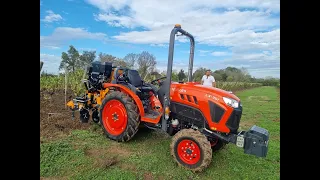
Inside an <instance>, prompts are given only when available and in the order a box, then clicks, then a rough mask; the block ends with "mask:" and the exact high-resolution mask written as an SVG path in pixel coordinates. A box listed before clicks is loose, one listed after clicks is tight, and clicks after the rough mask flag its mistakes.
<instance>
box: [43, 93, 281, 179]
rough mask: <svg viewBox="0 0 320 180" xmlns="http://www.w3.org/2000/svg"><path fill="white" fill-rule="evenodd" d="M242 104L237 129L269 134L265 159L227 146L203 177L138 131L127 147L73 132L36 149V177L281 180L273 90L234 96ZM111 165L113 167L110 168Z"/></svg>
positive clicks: (163, 139) (160, 141) (165, 144)
mask: <svg viewBox="0 0 320 180" xmlns="http://www.w3.org/2000/svg"><path fill="white" fill-rule="evenodd" d="M237 96H238V97H239V98H240V99H241V101H242V104H243V108H244V110H243V116H242V119H241V123H240V125H241V129H244V130H246V129H248V128H250V127H251V126H252V125H253V124H256V125H258V126H261V127H263V128H266V129H268V130H269V133H270V141H269V151H268V156H267V157H266V158H257V157H255V156H252V155H246V154H244V153H243V150H242V149H240V148H237V147H236V146H235V145H233V144H228V145H227V146H226V148H224V149H223V150H221V151H219V152H217V153H214V154H213V159H212V163H211V164H210V166H209V167H208V168H207V169H206V170H205V171H204V172H202V173H192V172H189V171H187V170H184V169H182V168H180V167H178V166H177V165H176V164H175V163H174V161H173V159H172V158H171V156H170V149H169V144H170V137H168V136H165V135H162V134H160V133H159V132H155V131H151V130H141V131H139V132H138V134H137V135H136V136H135V137H134V138H133V139H132V140H131V141H129V142H127V143H116V142H114V141H110V140H108V139H106V138H105V137H104V136H103V135H102V134H101V131H100V129H99V128H98V130H97V131H89V130H74V131H73V133H72V134H71V135H69V136H66V137H65V138H63V139H60V140H58V141H53V142H52V141H47V142H45V143H42V144H41V145H40V149H41V154H40V164H41V165H40V176H41V177H56V178H59V179H61V178H65V179H223V180H225V179H254V180H256V179H280V100H279V97H278V91H277V89H276V88H275V87H259V88H255V89H251V90H245V91H242V92H240V93H239V94H237ZM110 161H114V162H113V163H114V165H112V166H108V167H107V165H106V164H108V163H109V164H110Z"/></svg>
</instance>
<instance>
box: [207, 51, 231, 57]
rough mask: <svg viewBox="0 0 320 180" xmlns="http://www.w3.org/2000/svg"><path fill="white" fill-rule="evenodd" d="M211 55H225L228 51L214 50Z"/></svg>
mask: <svg viewBox="0 0 320 180" xmlns="http://www.w3.org/2000/svg"><path fill="white" fill-rule="evenodd" d="M211 55H212V56H226V55H228V52H224V51H215V52H212V53H211Z"/></svg>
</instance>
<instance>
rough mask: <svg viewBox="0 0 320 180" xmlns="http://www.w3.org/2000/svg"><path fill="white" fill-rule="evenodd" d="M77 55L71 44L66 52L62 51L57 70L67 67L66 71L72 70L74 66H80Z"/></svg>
mask: <svg viewBox="0 0 320 180" xmlns="http://www.w3.org/2000/svg"><path fill="white" fill-rule="evenodd" d="M79 57H80V55H79V52H78V51H77V50H76V48H75V47H74V46H72V45H71V46H70V47H69V50H68V52H67V53H66V52H62V55H61V59H62V61H61V63H60V66H59V70H61V69H64V68H67V70H68V71H72V72H74V71H75V69H76V68H78V67H80V60H79Z"/></svg>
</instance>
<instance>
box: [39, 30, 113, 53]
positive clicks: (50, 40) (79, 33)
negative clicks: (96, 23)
mask: <svg viewBox="0 0 320 180" xmlns="http://www.w3.org/2000/svg"><path fill="white" fill-rule="evenodd" d="M75 39H94V40H102V41H104V40H106V39H107V35H106V34H104V33H92V32H89V31H87V30H86V29H83V28H71V27H58V28H56V29H55V30H54V31H53V33H52V34H51V35H50V36H40V47H44V48H51V49H52V48H58V47H60V46H61V45H64V44H65V43H67V42H68V41H70V40H75Z"/></svg>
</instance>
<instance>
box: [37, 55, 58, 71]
mask: <svg viewBox="0 0 320 180" xmlns="http://www.w3.org/2000/svg"><path fill="white" fill-rule="evenodd" d="M40 60H41V61H43V66H42V71H45V72H47V73H54V74H57V73H58V69H59V65H60V62H61V58H60V57H59V56H56V55H52V54H44V53H42V54H41V53H40Z"/></svg>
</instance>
